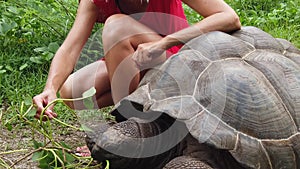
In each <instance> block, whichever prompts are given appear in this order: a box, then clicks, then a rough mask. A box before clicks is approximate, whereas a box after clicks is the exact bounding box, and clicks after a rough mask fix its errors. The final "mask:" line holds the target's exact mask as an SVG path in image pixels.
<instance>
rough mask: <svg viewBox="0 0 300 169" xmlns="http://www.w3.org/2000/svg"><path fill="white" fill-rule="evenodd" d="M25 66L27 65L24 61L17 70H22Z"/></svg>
mask: <svg viewBox="0 0 300 169" xmlns="http://www.w3.org/2000/svg"><path fill="white" fill-rule="evenodd" d="M26 67H28V64H27V63H24V64H23V65H22V66H20V67H19V70H20V71H22V70H24V69H25V68H26Z"/></svg>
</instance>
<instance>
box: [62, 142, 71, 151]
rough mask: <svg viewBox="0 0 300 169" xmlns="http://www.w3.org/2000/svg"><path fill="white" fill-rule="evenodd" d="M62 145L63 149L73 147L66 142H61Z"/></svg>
mask: <svg viewBox="0 0 300 169" xmlns="http://www.w3.org/2000/svg"><path fill="white" fill-rule="evenodd" d="M60 145H61V146H62V147H63V148H66V149H71V147H70V146H69V145H67V144H66V143H65V142H63V141H61V142H60Z"/></svg>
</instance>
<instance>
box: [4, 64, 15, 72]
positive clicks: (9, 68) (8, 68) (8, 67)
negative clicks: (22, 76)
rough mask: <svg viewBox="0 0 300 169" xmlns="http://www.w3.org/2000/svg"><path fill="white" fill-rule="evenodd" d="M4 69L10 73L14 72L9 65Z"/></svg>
mask: <svg viewBox="0 0 300 169" xmlns="http://www.w3.org/2000/svg"><path fill="white" fill-rule="evenodd" d="M5 69H7V70H9V71H11V72H13V71H14V69H13V68H12V67H11V66H10V65H7V66H5Z"/></svg>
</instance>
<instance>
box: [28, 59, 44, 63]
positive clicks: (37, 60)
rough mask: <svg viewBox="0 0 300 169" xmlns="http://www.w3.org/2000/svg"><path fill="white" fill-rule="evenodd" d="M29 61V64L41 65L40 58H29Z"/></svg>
mask: <svg viewBox="0 0 300 169" xmlns="http://www.w3.org/2000/svg"><path fill="white" fill-rule="evenodd" d="M29 60H30V61H31V62H33V63H37V64H42V63H43V62H42V59H41V57H30V59H29Z"/></svg>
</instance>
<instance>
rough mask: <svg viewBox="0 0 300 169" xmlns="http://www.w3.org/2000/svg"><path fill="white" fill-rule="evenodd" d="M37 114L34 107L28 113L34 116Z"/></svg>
mask: <svg viewBox="0 0 300 169" xmlns="http://www.w3.org/2000/svg"><path fill="white" fill-rule="evenodd" d="M35 115H36V110H34V109H31V110H30V111H29V112H28V114H27V116H28V117H33V116H35Z"/></svg>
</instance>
